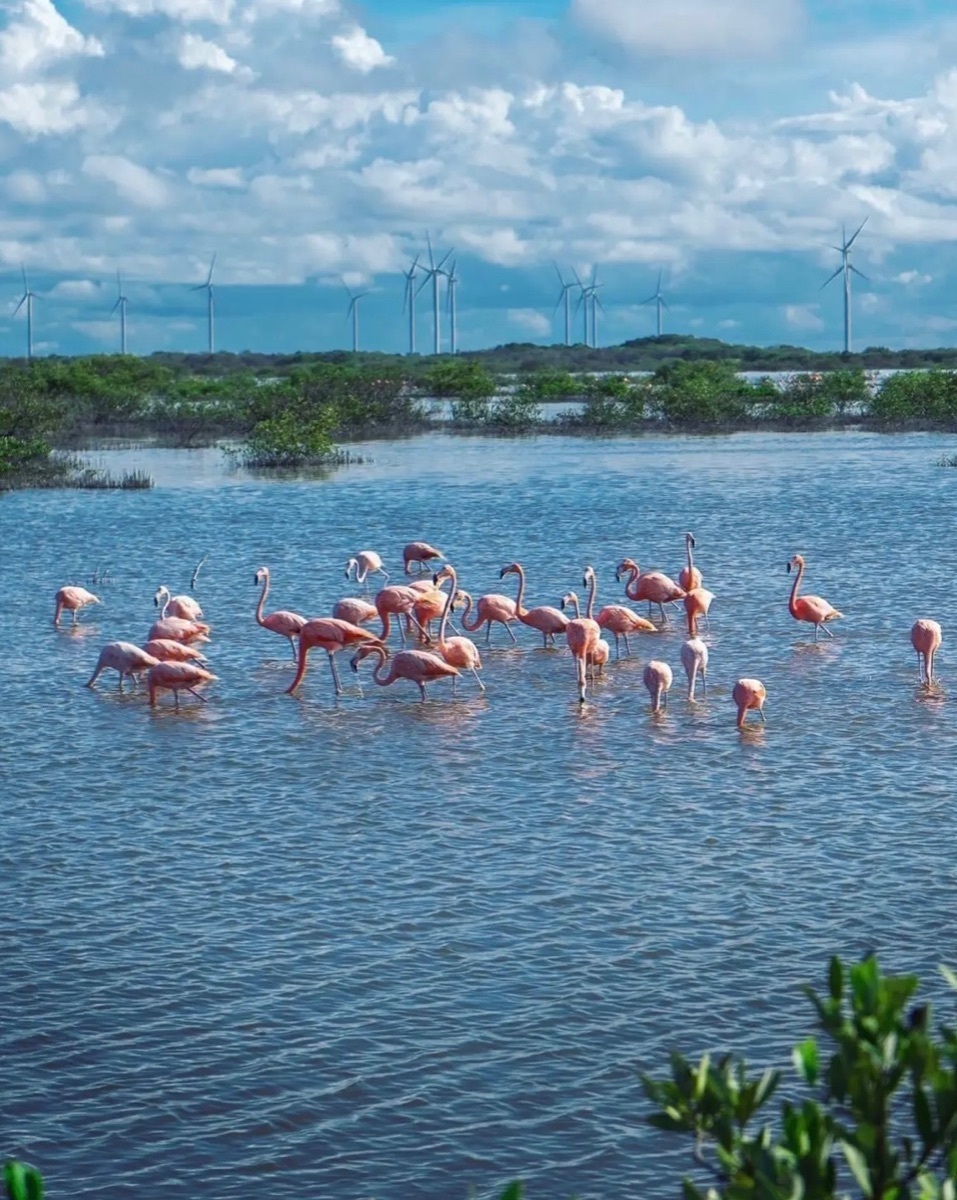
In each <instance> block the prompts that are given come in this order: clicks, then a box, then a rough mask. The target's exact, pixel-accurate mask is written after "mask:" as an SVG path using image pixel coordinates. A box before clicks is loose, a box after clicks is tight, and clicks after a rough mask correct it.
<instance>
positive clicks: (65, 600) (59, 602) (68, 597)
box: [53, 587, 103, 625]
mask: <svg viewBox="0 0 957 1200" xmlns="http://www.w3.org/2000/svg"><path fill="white" fill-rule="evenodd" d="M55 599H56V609H55V610H54V613H53V624H54V625H59V624H60V613H62V612H63V610H64V609H66V611H67V612H71V613H73V624H74V625H75V624H76V614H77V613H78V612H79V611H80V609H81V608H85V607H86V605H88V604H102V603H103V601H102V600H101V599H100V598H99V596H94V595H93V593H92V592H88V591H87V590H86V588H83V587H61V588H60V590H59V591H58V592H57V594H56V597H55Z"/></svg>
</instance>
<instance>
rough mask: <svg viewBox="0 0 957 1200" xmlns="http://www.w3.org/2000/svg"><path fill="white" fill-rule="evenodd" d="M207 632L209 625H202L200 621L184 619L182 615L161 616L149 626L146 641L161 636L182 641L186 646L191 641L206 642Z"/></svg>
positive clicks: (173, 640) (174, 640)
mask: <svg viewBox="0 0 957 1200" xmlns="http://www.w3.org/2000/svg"><path fill="white" fill-rule="evenodd" d="M208 633H209V626H208V625H204V624H203V623H202V621H185V620H183V618H182V617H161V618H160V619H159V620H158V621H154V622H153V624H152V625H151V626H150V631H149V633H148V634H147V641H150V642H152V641H155V640H156V639H157V638H162V639H164V640H165V639H169V641H171V642H183V643H184V644H185V645H187V646H188V645H190V644H191V643H192V642H208V641H209V638H208V637H207V636H206V635H207V634H208Z"/></svg>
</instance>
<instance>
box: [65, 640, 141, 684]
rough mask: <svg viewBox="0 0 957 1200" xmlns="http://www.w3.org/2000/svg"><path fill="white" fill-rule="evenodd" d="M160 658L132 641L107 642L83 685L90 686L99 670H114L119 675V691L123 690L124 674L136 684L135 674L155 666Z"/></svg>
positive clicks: (94, 681)
mask: <svg viewBox="0 0 957 1200" xmlns="http://www.w3.org/2000/svg"><path fill="white" fill-rule="evenodd" d="M159 661H160V660H159V659H158V658H154V657H153V655H152V654H148V653H147V652H146V651H145V650H141V649H140V648H139V646H134V645H133V643H132V642H107V644H106V645H105V646H104V647H103V649H102V650H101V651H100V657H99V658H98V659H97V660H96V670H95V671H94V672H93V674H92V675H91V676H90V678H89V679H88V680H87V681H86V683H85V684H84V685H83V686H84V687H88V688H91V687H92V686H93V684H94V683H96V680H97V678H98V676H99V675H100V672H101V671H107V670H109V671H116V672H117V673H118V674H119V677H120V691H121V692H122V690H123V676H124V675H126V676H128V677H129V678H130V679H132V681H133V686H134V687H135V686H136V676H137V675H142V673H143V672H144V671H148V670H149V669H150V667H155V666H156V664H157V663H158V662H159Z"/></svg>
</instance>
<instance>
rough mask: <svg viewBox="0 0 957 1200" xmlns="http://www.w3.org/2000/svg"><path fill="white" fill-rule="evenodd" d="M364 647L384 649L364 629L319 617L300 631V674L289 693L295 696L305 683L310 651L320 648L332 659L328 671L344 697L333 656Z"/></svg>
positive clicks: (378, 641)
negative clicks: (366, 645) (351, 648)
mask: <svg viewBox="0 0 957 1200" xmlns="http://www.w3.org/2000/svg"><path fill="white" fill-rule="evenodd" d="M363 643H374V644H375V645H377V646H381V645H382V643H381V642H380V640H379V639H378V638H377V637H376V635H375V634H374V633H370V632H369V630H368V629H362V628H361V627H360V626H358V625H352V624H350V623H349V622H348V621H339V620H337V619H336V618H335V617H316V618H314V619H313V620H311V621H307V622H306V623H305V625H303V627H302V629H301V630H300V631H299V670H298V671H297V672H296V678H295V679H294V680H293V681H292V683H291V684H290V685H289V687H288V688H286V691H287V692H288V693H292V692H294V691H295V690H296V688H297V687H299V685H300V683H302V681H303V677H304V676H305V674H306V660H307V658H308V657H309V651H310V650H313V649H315V648H316V647H318V648H319V649H320V650H325V652H326V654H327V655H328V657H329V669H330V670H331V671H332V682H333V685H334V687H335V689H336V695H337V696H338V695H341V693H342V684H341V683H340V681H339V672H338V670H337V669H336V662H335V659H334V658H333V655H334V654H338V653H339V652H340V651H341V650H346V649H348V648H350V647H352V646H358V645H362V644H363Z"/></svg>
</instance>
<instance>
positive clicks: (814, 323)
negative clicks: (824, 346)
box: [783, 304, 824, 333]
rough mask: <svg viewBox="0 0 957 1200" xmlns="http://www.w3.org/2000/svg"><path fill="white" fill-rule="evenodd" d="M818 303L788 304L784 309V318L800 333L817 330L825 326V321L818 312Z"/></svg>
mask: <svg viewBox="0 0 957 1200" xmlns="http://www.w3.org/2000/svg"><path fill="white" fill-rule="evenodd" d="M819 307H820V305H817V304H786V305H785V306H784V309H783V315H784V320H785V321H786V322H787V324H788V325H789V326H790V327H791V329H796V330H798V331H799V332H800V333H810V332H815V333H816V332H817V331H818V330H821V329H823V328H824V322H823V321H822V320H821V317H820V315H819V314H818V308H819Z"/></svg>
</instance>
